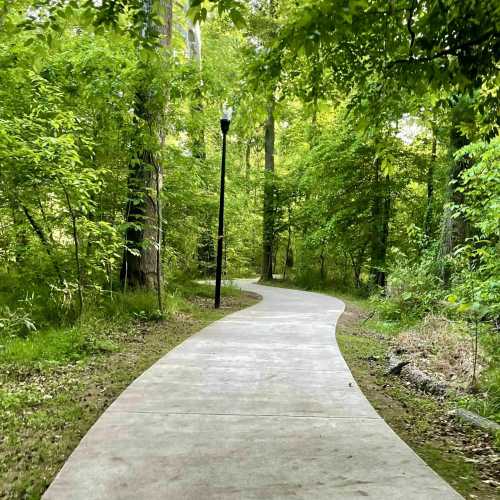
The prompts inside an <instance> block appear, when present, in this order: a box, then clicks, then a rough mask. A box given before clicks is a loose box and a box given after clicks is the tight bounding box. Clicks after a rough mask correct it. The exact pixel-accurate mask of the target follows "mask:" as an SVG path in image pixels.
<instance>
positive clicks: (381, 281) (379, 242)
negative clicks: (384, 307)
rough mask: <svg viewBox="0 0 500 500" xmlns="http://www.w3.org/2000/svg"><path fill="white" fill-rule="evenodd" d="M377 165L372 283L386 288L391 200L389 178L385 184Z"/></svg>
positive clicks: (373, 209)
mask: <svg viewBox="0 0 500 500" xmlns="http://www.w3.org/2000/svg"><path fill="white" fill-rule="evenodd" d="M374 165H375V186H374V187H375V196H374V199H373V205H372V220H373V240H372V271H371V275H372V282H373V284H374V285H376V286H379V287H381V288H385V285H386V273H385V259H386V254H387V243H388V239H389V216H390V210H391V200H390V193H389V182H390V179H389V176H386V178H385V182H384V181H382V180H381V178H380V177H381V172H380V161H379V160H378V159H377V160H375V162H374Z"/></svg>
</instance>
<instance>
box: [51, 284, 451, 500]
mask: <svg viewBox="0 0 500 500" xmlns="http://www.w3.org/2000/svg"><path fill="white" fill-rule="evenodd" d="M240 283H241V285H242V286H243V287H244V288H245V289H248V290H252V291H254V292H257V293H259V294H260V295H262V296H263V300H262V301H261V302H260V303H259V304H257V305H256V306H253V307H251V308H249V309H245V310H243V311H240V312H237V313H235V314H232V315H230V316H227V317H226V318H224V319H222V320H220V321H218V322H216V323H214V324H212V325H210V326H209V327H208V328H205V329H204V330H202V331H201V332H200V333H198V334H197V335H195V336H193V337H191V338H190V339H188V340H187V341H186V342H184V343H183V344H181V345H180V346H178V347H177V348H176V349H174V350H173V351H171V352H170V353H169V354H167V355H166V356H165V357H164V358H162V359H161V360H160V361H158V362H157V363H156V364H155V365H154V366H153V367H152V368H150V369H149V370H148V371H146V372H145V373H144V374H143V375H142V376H141V377H139V378H138V379H137V380H136V381H135V382H134V383H133V384H132V385H131V386H130V387H129V388H128V389H126V390H125V392H124V393H123V394H122V395H121V396H120V397H119V398H118V399H117V400H116V401H115V402H114V403H113V404H112V405H111V407H110V408H109V409H108V410H107V411H106V412H105V413H104V414H103V416H102V417H101V418H100V419H99V421H98V422H97V423H96V424H95V425H94V427H93V428H92V429H91V430H90V432H89V433H88V434H87V435H86V436H85V438H84V439H83V441H82V442H81V444H80V445H79V447H78V448H77V449H76V450H75V452H74V453H73V455H72V456H71V457H70V458H69V460H68V461H67V463H66V464H65V466H64V467H63V469H62V470H61V472H60V473H59V475H58V476H57V478H56V479H55V481H54V482H53V484H52V486H51V487H50V488H49V490H48V491H47V492H46V494H45V497H44V498H45V499H46V500H49V499H50V500H52V499H58V500H70V499H71V500H80V499H82V500H83V499H85V500H91V499H120V500H121V499H134V500H141V499H144V500H156V499H168V500H177V499H193V500H198V499H202V500H206V499H281V498H302V499H312V500H316V499H321V500H323V499H325V500H330V499H351V498H367V497H368V498H376V499H382V500H387V499H405V500H412V499H422V500H433V499H439V500H446V499H459V498H461V497H460V496H459V495H458V494H457V493H455V492H454V490H453V489H452V488H451V487H450V486H448V484H446V483H445V482H444V481H443V480H442V479H440V478H439V477H438V476H437V475H436V474H435V473H434V472H433V471H432V470H431V469H429V468H428V467H427V466H426V465H425V464H424V463H423V462H422V461H421V460H420V459H419V458H418V457H417V456H416V455H415V454H414V453H413V452H412V451H411V450H410V449H409V448H408V447H407V446H406V445H405V444H404V443H403V442H402V441H401V440H400V439H399V438H398V437H397V436H396V434H394V433H393V432H392V431H391V429H390V428H389V427H388V426H387V425H386V424H385V422H384V421H383V420H382V419H381V418H380V417H379V416H378V414H377V413H376V412H375V410H374V409H373V408H372V407H371V406H370V404H369V403H368V401H367V400H366V399H365V398H364V396H363V394H362V393H361V391H360V390H359V388H358V387H357V385H356V383H355V382H354V380H353V378H352V376H351V373H350V372H349V369H348V368H347V366H346V364H345V362H344V360H343V358H342V356H341V354H340V352H339V349H338V347H337V343H336V341H335V323H336V320H337V318H338V317H339V316H340V314H341V313H342V311H343V309H344V305H343V303H342V302H340V301H339V300H337V299H334V298H331V297H327V296H324V295H319V294H314V293H308V292H300V291H295V290H286V289H281V288H271V287H263V286H259V285H254V284H250V283H249V282H243V281H242V282H240Z"/></svg>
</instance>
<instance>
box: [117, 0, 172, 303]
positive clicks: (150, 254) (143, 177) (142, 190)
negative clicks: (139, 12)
mask: <svg viewBox="0 0 500 500" xmlns="http://www.w3.org/2000/svg"><path fill="white" fill-rule="evenodd" d="M146 1H147V0H146ZM148 5H149V3H148ZM158 6H159V14H160V17H161V18H162V19H163V20H164V22H163V26H162V27H161V33H160V34H161V39H160V45H161V46H162V47H163V48H167V47H168V46H169V45H170V42H171V38H172V2H171V0H160V1H159V4H158ZM149 90H150V89H149V87H148V83H147V82H144V86H143V87H142V88H140V89H139V90H138V92H137V95H136V106H135V108H136V109H135V114H136V115H137V116H138V117H139V119H140V120H142V121H143V122H144V123H145V125H146V128H147V129H148V131H149V133H150V134H158V140H159V144H160V145H162V144H163V141H164V137H163V132H162V131H161V130H157V127H158V125H159V123H160V122H161V118H162V117H161V113H159V112H158V111H155V110H153V109H152V106H151V101H150V97H149V96H150V91H149ZM136 151H137V155H136V158H134V159H133V161H132V162H131V164H130V166H129V179H128V202H127V208H126V221H127V224H128V226H127V231H126V235H125V239H126V248H125V251H124V254H123V261H122V267H121V272H120V280H121V282H122V285H123V288H124V289H126V288H127V287H130V288H139V287H140V288H146V289H149V290H154V289H155V288H156V289H157V291H158V293H159V296H158V303H159V306H160V309H161V305H162V303H161V302H162V301H161V296H160V292H161V241H162V228H161V224H162V220H161V213H160V212H161V190H162V187H163V174H162V168H161V164H160V162H159V160H158V158H157V157H156V153H155V152H154V151H152V150H151V147H149V146H148V145H146V144H145V143H144V141H143V140H142V138H141V137H140V134H139V137H138V138H137V144H136Z"/></svg>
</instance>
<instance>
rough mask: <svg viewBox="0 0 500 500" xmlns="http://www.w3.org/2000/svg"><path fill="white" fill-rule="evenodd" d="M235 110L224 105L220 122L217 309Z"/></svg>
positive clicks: (217, 305) (216, 305)
mask: <svg viewBox="0 0 500 500" xmlns="http://www.w3.org/2000/svg"><path fill="white" fill-rule="evenodd" d="M232 114H233V110H232V109H231V108H228V107H227V106H225V105H224V111H223V114H222V118H221V121H220V129H221V131H222V164H221V171H220V200H219V230H218V232H217V268H216V271H215V308H216V309H218V308H219V307H220V288H221V281H222V251H223V241H224V188H225V183H226V136H227V133H228V131H229V125H230V124H231V116H232Z"/></svg>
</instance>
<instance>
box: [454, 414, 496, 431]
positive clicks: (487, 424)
mask: <svg viewBox="0 0 500 500" xmlns="http://www.w3.org/2000/svg"><path fill="white" fill-rule="evenodd" d="M449 414H450V415H453V416H454V417H455V418H456V419H457V420H462V421H463V422H466V423H467V424H470V425H473V426H474V427H479V428H480V429H483V430H484V431H487V432H493V433H494V432H498V431H500V425H499V424H497V423H496V422H493V420H489V419H487V418H485V417H481V416H480V415H477V414H476V413H474V412H472V411H468V410H464V409H463V408H457V409H456V410H452V411H450V413H449Z"/></svg>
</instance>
